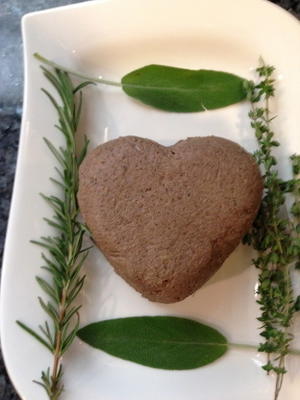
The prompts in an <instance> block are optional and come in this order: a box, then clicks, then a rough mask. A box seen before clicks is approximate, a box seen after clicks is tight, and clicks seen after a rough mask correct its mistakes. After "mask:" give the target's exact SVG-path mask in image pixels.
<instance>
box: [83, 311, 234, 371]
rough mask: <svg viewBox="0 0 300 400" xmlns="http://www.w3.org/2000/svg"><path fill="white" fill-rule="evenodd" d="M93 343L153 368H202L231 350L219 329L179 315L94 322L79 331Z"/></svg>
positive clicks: (113, 353)
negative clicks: (178, 316)
mask: <svg viewBox="0 0 300 400" xmlns="http://www.w3.org/2000/svg"><path fill="white" fill-rule="evenodd" d="M77 335H78V336H79V338H80V339H82V340H83V341H84V342H86V343H88V344H89V345H91V346H93V347H95V348H97V349H99V350H103V351H105V352H107V353H109V354H111V355H113V356H116V357H119V358H122V359H124V360H129V361H133V362H135V363H138V364H142V365H146V366H149V367H153V368H161V369H170V370H184V369H193V368H198V367H202V366H204V365H207V364H210V363H212V362H213V361H215V360H217V359H218V358H219V357H221V356H222V355H223V354H224V353H225V352H226V351H227V349H228V343H227V340H226V338H225V337H224V336H223V335H222V334H221V333H219V332H218V331H217V330H216V329H214V328H211V327H209V326H207V325H203V324H200V323H199V322H196V321H193V320H190V319H185V318H177V317H164V316H155V317H130V318H119V319H111V320H106V321H101V322H96V323H92V324H90V325H87V326H86V327H84V328H82V329H80V330H79V331H78V333H77Z"/></svg>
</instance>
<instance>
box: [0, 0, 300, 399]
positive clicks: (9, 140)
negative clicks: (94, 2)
mask: <svg viewBox="0 0 300 400" xmlns="http://www.w3.org/2000/svg"><path fill="white" fill-rule="evenodd" d="M124 1H126V0H124ZM78 2H79V1H78V0H77V1H76V0H75V1H74V0H8V1H5V0H0V265H1V264H2V252H3V244H4V236H5V231H6V223H7V217H8V212H9V204H10V197H11V191H12V184H13V178H14V171H15V162H16V155H17V149H18V141H19V130H20V119H21V112H22V80H23V77H22V71H23V65H22V44H21V34H20V19H21V17H22V15H24V14H26V13H28V12H30V11H36V10H42V9H45V8H51V7H56V6H59V5H66V4H72V3H78ZM271 2H272V3H276V4H279V5H281V6H282V7H283V8H285V9H286V10H288V11H290V12H292V13H294V14H295V15H296V16H298V17H299V18H300V0H277V1H276V0H274V1H271ZM279 29H280V28H279ZM18 399H19V397H18V396H17V395H16V393H15V391H14V389H13V387H12V385H11V384H10V382H9V379H8V377H7V375H6V373H5V367H4V365H3V362H2V358H0V400H18Z"/></svg>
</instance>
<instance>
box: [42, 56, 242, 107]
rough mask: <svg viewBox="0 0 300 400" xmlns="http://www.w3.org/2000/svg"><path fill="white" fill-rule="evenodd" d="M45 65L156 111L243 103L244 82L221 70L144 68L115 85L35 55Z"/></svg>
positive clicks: (126, 76) (127, 75) (150, 66)
mask: <svg viewBox="0 0 300 400" xmlns="http://www.w3.org/2000/svg"><path fill="white" fill-rule="evenodd" d="M34 56H35V58H36V59H37V60H39V61H40V62H42V63H43V64H45V65H48V66H51V67H52V68H58V69H60V70H62V71H65V72H68V73H69V74H72V75H74V76H77V77H78V78H80V79H85V80H88V81H90V82H94V83H96V84H99V83H100V84H103V85H110V86H118V87H120V88H121V89H122V90H123V91H124V92H125V93H126V94H127V95H128V96H131V97H133V98H135V99H137V100H139V101H140V102H142V103H144V104H147V105H149V106H151V107H154V108H157V109H159V110H164V111H171V112H184V113H189V112H197V111H206V110H213V109H216V108H222V107H226V106H228V105H231V104H235V103H238V102H239V101H242V100H245V98H246V90H245V88H244V85H243V84H244V79H243V78H241V77H239V76H237V75H234V74H231V73H228V72H223V71H213V70H206V69H200V70H190V69H185V68H175V67H169V66H166V65H155V64H152V65H147V66H145V67H142V68H139V69H136V70H134V71H131V72H129V73H128V74H126V75H125V76H123V78H122V79H121V82H115V81H111V80H107V79H103V78H93V77H87V76H85V75H83V74H81V73H78V72H76V71H72V70H70V69H67V68H65V67H63V66H61V65H58V64H56V63H55V62H53V61H50V60H48V59H47V58H45V57H43V56H41V55H40V54H38V53H35V54H34Z"/></svg>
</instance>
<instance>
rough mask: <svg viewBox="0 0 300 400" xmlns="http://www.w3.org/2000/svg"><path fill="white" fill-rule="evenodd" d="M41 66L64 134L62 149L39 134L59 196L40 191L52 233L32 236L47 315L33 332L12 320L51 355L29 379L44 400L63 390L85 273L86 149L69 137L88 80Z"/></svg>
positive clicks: (74, 133)
mask: <svg viewBox="0 0 300 400" xmlns="http://www.w3.org/2000/svg"><path fill="white" fill-rule="evenodd" d="M41 68H42V70H43V73H44V75H45V77H46V78H47V79H48V80H49V81H50V82H51V84H52V85H53V86H54V88H55V89H56V91H57V94H58V96H59V98H60V101H61V105H60V104H59V103H58V102H57V100H56V99H55V97H53V96H52V94H51V93H49V92H48V91H47V90H45V89H42V91H43V92H44V93H45V94H46V95H47V96H48V98H49V100H50V101H51V103H52V104H53V106H54V107H55V109H56V110H57V114H58V124H57V125H55V126H56V128H57V129H58V130H59V131H60V132H61V133H62V134H63V137H64V139H65V146H64V148H62V147H59V148H56V147H55V146H54V145H53V144H52V143H51V142H50V141H49V140H48V139H46V138H44V140H45V143H46V145H47V146H48V148H49V150H50V151H51V153H52V154H53V155H54V157H55V158H56V160H57V163H58V167H55V170H56V173H57V177H56V178H50V180H51V181H52V182H53V183H54V184H56V185H57V186H58V187H59V188H60V190H61V193H62V195H61V198H59V197H57V196H54V195H44V194H41V196H42V198H43V199H44V200H45V201H46V202H47V203H48V205H49V206H50V207H51V208H52V210H53V212H54V215H53V217H52V218H51V219H48V218H44V220H45V222H46V223H47V224H48V225H49V226H51V227H52V228H54V229H55V234H53V236H47V237H41V239H40V240H39V241H36V240H34V241H32V242H33V243H35V244H37V245H39V246H41V247H42V248H43V249H44V252H43V253H42V259H43V261H44V265H43V266H42V268H43V269H44V270H46V271H47V272H48V274H49V276H48V279H44V278H42V277H39V276H38V277H37V278H36V280H37V283H38V284H39V286H40V287H41V289H42V290H43V291H44V292H45V294H46V295H47V300H44V299H43V298H41V297H39V298H38V300H39V303H40V305H41V307H42V309H43V310H44V311H45V313H46V315H47V317H48V320H46V321H45V322H44V323H43V324H42V325H40V326H39V332H38V331H35V330H33V329H31V328H29V327H28V326H27V325H25V324H24V323H22V322H20V321H17V323H18V324H19V325H20V326H21V327H22V328H23V329H24V330H25V331H27V332H28V333H29V334H31V335H32V336H33V337H34V338H35V339H37V340H38V341H39V342H40V343H41V344H43V345H44V346H45V347H46V348H47V349H48V350H49V351H50V352H51V353H52V354H53V361H52V366H51V368H50V367H49V368H48V369H46V370H45V371H42V373H41V380H40V381H35V382H36V383H38V384H39V385H41V386H42V387H43V388H44V389H45V391H46V393H47V395H48V397H49V399H50V400H57V399H58V398H59V397H60V395H61V393H62V391H63V383H62V373H63V369H62V356H63V354H64V353H65V352H66V351H67V349H68V348H69V346H70V345H71V343H72V341H73V339H74V338H75V336H76V333H77V330H78V327H79V309H80V306H79V305H77V304H76V303H75V300H76V298H77V296H78V294H79V292H80V290H81V288H82V286H83V284H84V279H85V276H84V275H83V274H82V273H81V267H82V265H83V263H84V260H85V259H86V257H87V254H88V249H87V248H83V237H84V234H85V232H86V228H85V226H84V225H83V224H82V223H80V222H79V220H78V214H79V208H78V204H77V198H76V195H77V191H78V168H79V165H80V163H81V161H82V160H83V158H84V156H85V154H86V150H87V145H88V141H87V139H86V138H85V142H84V145H83V146H82V148H81V150H80V152H79V153H78V151H77V148H76V141H75V136H76V132H77V128H78V123H79V118H80V112H81V106H82V92H81V89H82V88H83V87H84V86H86V85H87V84H89V82H84V83H81V84H80V85H78V86H77V87H74V86H73V84H72V82H71V80H70V78H69V76H68V73H66V72H64V71H61V70H59V69H55V70H54V71H53V72H51V71H49V70H48V69H46V68H44V67H41Z"/></svg>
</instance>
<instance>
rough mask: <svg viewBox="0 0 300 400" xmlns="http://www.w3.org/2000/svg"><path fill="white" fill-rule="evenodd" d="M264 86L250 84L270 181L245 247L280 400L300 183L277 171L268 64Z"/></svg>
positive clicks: (295, 303)
mask: <svg viewBox="0 0 300 400" xmlns="http://www.w3.org/2000/svg"><path fill="white" fill-rule="evenodd" d="M256 71H257V73H258V76H259V82H258V83H257V84H255V83H254V82H247V83H246V89H247V92H248V99H249V101H250V103H251V111H250V112H249V117H250V120H251V126H252V128H253V129H254V132H255V136H256V139H257V141H258V145H259V149H258V150H257V151H256V152H255V153H254V156H255V159H256V161H257V163H258V164H259V165H260V167H261V169H262V172H263V178H264V197H263V200H262V204H261V208H260V211H259V214H258V216H257V218H256V221H255V222H254V224H253V227H252V229H251V231H250V233H249V234H248V235H247V236H246V237H245V242H246V243H248V244H251V245H252V246H253V247H254V249H255V250H257V251H258V252H259V253H258V256H257V258H256V259H255V260H254V265H255V266H256V267H257V268H258V269H259V285H258V288H257V294H258V295H259V299H258V301H257V303H258V304H259V305H260V310H261V315H260V317H259V318H258V320H259V321H260V322H261V324H262V325H261V333H260V335H261V336H262V337H263V338H264V341H263V343H261V344H260V345H259V349H258V350H259V351H261V352H265V353H267V356H268V360H267V363H266V364H265V365H264V366H263V369H265V370H266V371H267V372H268V373H270V372H271V371H273V372H274V373H275V374H276V387H275V394H274V399H275V400H276V399H278V396H279V392H280V389H281V387H282V383H283V377H284V374H285V373H286V372H287V371H286V367H285V356H286V355H287V354H288V352H289V349H290V344H291V341H292V339H293V335H292V334H291V332H290V327H291V324H292V322H293V317H294V314H295V312H296V311H297V310H299V297H298V299H295V297H294V293H293V288H292V283H291V276H290V274H291V269H292V268H293V265H294V263H295V262H297V261H298V259H299V251H300V243H299V232H300V225H299V224H298V222H296V223H295V222H294V221H293V220H291V218H289V217H288V213H287V209H286V205H285V203H286V196H287V194H288V193H291V192H294V195H295V196H296V201H295V202H294V204H293V206H292V207H291V210H290V212H291V214H292V215H293V216H294V217H296V218H299V216H300V202H299V194H300V192H299V180H298V179H297V178H296V177H295V176H294V178H293V179H291V180H288V181H283V180H282V179H281V178H280V177H279V173H278V169H277V167H276V165H277V160H276V158H275V156H274V153H273V149H274V148H275V147H278V146H279V142H277V141H276V140H275V139H274V132H273V130H272V127H271V121H272V119H273V118H274V117H272V116H271V115H270V107H269V101H270V98H271V97H273V96H274V93H275V86H274V85H275V81H274V79H273V72H274V67H272V66H268V65H265V64H262V66H260V67H259V68H257V70H256ZM291 160H292V166H293V171H294V174H298V173H299V171H300V157H299V156H296V155H294V156H292V157H291Z"/></svg>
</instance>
